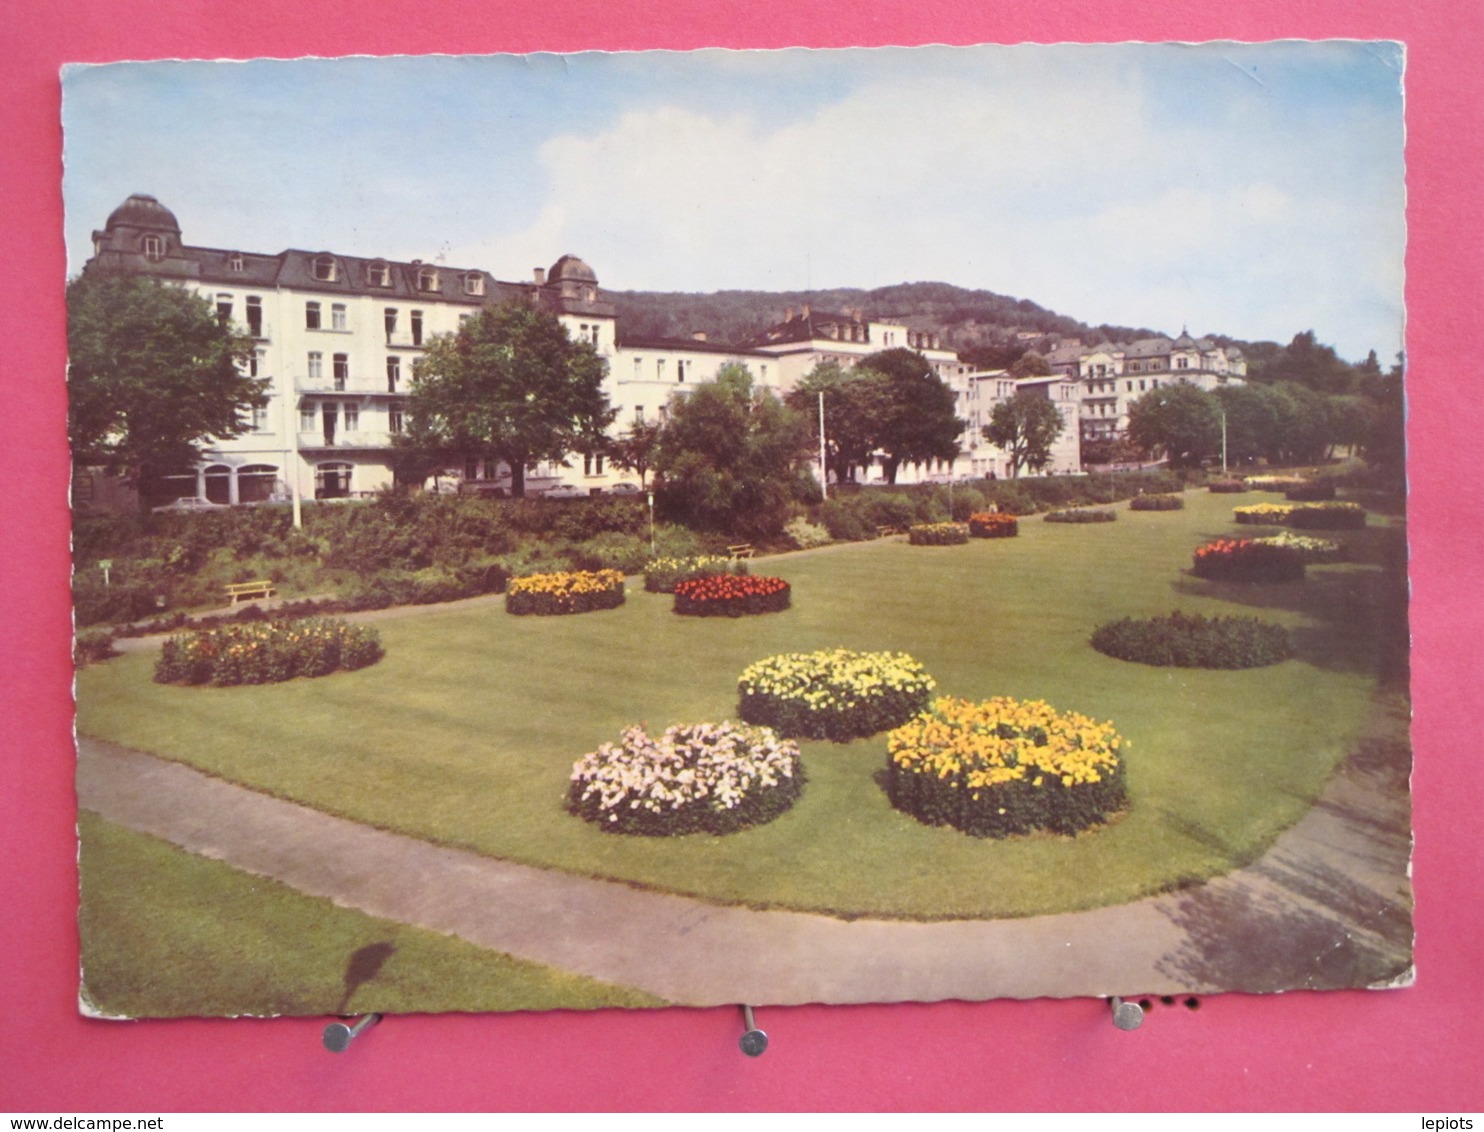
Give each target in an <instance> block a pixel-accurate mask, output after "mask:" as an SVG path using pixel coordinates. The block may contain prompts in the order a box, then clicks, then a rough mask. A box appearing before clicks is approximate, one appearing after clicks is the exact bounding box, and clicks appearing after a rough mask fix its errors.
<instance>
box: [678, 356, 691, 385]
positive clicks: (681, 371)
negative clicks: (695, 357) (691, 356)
mask: <svg viewBox="0 0 1484 1132" xmlns="http://www.w3.org/2000/svg"><path fill="white" fill-rule="evenodd" d="M689 367H690V362H688V361H686V360H685V359H684V358H677V359H676V360H675V380H676V381H680V382H683V381H685V371H686V370H687V369H688V368H689Z"/></svg>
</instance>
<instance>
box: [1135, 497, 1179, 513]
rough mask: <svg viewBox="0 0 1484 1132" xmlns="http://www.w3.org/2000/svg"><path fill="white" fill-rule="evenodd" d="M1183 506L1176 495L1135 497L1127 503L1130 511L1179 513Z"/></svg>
mask: <svg viewBox="0 0 1484 1132" xmlns="http://www.w3.org/2000/svg"><path fill="white" fill-rule="evenodd" d="M1184 506H1185V500H1183V499H1181V498H1180V497H1179V496H1178V495H1136V496H1134V497H1133V498H1132V499H1130V500H1129V503H1128V509H1129V510H1130V511H1179V510H1180V509H1181V508H1183V507H1184Z"/></svg>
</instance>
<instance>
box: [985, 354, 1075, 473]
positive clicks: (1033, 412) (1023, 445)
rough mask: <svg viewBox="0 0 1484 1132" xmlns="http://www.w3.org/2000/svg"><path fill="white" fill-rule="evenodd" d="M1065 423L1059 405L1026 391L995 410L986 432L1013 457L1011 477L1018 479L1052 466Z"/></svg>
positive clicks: (990, 439)
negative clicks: (1022, 472)
mask: <svg viewBox="0 0 1484 1132" xmlns="http://www.w3.org/2000/svg"><path fill="white" fill-rule="evenodd" d="M1027 356H1029V355H1027ZM1064 423H1065V422H1064V421H1063V420H1062V415H1061V411H1060V410H1058V409H1057V407H1056V406H1055V405H1053V404H1052V403H1051V402H1050V401H1048V400H1047V399H1046V398H1045V397H1042V396H1040V395H1039V394H1037V393H1033V392H1031V391H1030V390H1028V389H1022V390H1020V391H1019V392H1018V393H1016V394H1015V396H1013V397H1011V398H1010V399H1009V400H1008V401H1001V402H1000V403H999V404H998V405H996V406H995V407H994V410H993V411H992V412H991V413H990V415H989V424H987V425H985V426H984V429H983V431H984V436H985V438H986V439H987V440H988V441H989V442H990V443H992V444H997V445H999V446H1000V447H1001V448H1003V449H1004V450H1005V452H1006V454H1007V455H1008V456H1009V457H1010V475H1011V476H1012V477H1018V476H1019V475H1020V469H1021V468H1029V469H1030V470H1031V471H1033V472H1039V471H1040V470H1041V469H1042V468H1044V467H1045V466H1046V465H1047V464H1048V463H1049V462H1050V460H1051V446H1052V445H1053V444H1055V443H1056V438H1057V437H1059V436H1060V435H1061V431H1062V427H1063V425H1064Z"/></svg>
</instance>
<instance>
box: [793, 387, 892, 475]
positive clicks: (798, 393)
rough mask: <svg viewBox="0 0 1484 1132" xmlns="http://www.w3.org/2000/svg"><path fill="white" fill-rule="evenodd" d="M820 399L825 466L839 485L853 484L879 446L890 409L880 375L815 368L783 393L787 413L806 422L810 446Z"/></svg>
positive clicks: (816, 437) (816, 436) (816, 430)
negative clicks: (800, 417)
mask: <svg viewBox="0 0 1484 1132" xmlns="http://www.w3.org/2000/svg"><path fill="white" fill-rule="evenodd" d="M821 396H823V399H824V427H825V466H826V468H828V470H829V472H830V474H831V475H832V476H833V477H834V478H835V480H836V481H837V482H839V483H854V482H855V477H856V472H857V470H858V469H862V468H868V467H870V465H871V461H872V458H873V455H874V453H875V452H876V450H877V449H878V448H879V447H881V444H882V436H883V425H884V423H885V422H886V420H887V419H888V417H889V415H890V413H891V410H892V391H891V386H890V383H889V382H888V380H887V377H886V375H885V374H881V373H877V372H876V371H875V370H872V369H867V368H864V367H863V366H857V367H856V368H854V369H850V370H847V369H844V368H843V367H841V366H840V365H838V364H837V363H835V362H824V363H822V364H820V365H817V366H815V367H814V368H813V369H812V370H810V371H809V372H808V373H807V374H805V375H804V377H803V379H802V380H801V381H800V382H799V383H798V385H796V386H795V387H794V388H793V389H792V390H791V391H790V392H789V394H788V396H787V398H786V400H787V402H788V405H789V407H790V408H791V409H793V410H794V411H795V412H798V413H801V414H803V416H804V417H806V418H807V419H808V420H809V423H810V427H811V429H812V433H813V445H814V447H815V448H816V449H817V447H818V444H819V402H820V398H821Z"/></svg>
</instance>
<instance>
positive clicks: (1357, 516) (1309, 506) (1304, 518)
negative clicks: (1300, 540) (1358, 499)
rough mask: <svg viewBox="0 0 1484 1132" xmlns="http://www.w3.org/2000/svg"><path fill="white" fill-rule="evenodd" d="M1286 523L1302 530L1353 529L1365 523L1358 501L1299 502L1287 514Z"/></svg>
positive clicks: (1359, 527)
mask: <svg viewBox="0 0 1484 1132" xmlns="http://www.w3.org/2000/svg"><path fill="white" fill-rule="evenodd" d="M1288 525H1289V526H1290V527H1297V528H1298V529H1299V530H1303V531H1353V530H1360V529H1361V528H1362V527H1364V526H1365V525H1366V511H1365V508H1364V507H1362V506H1361V505H1360V504H1359V503H1300V504H1295V506H1294V508H1293V510H1292V511H1291V512H1290V513H1289V515H1288Z"/></svg>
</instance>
